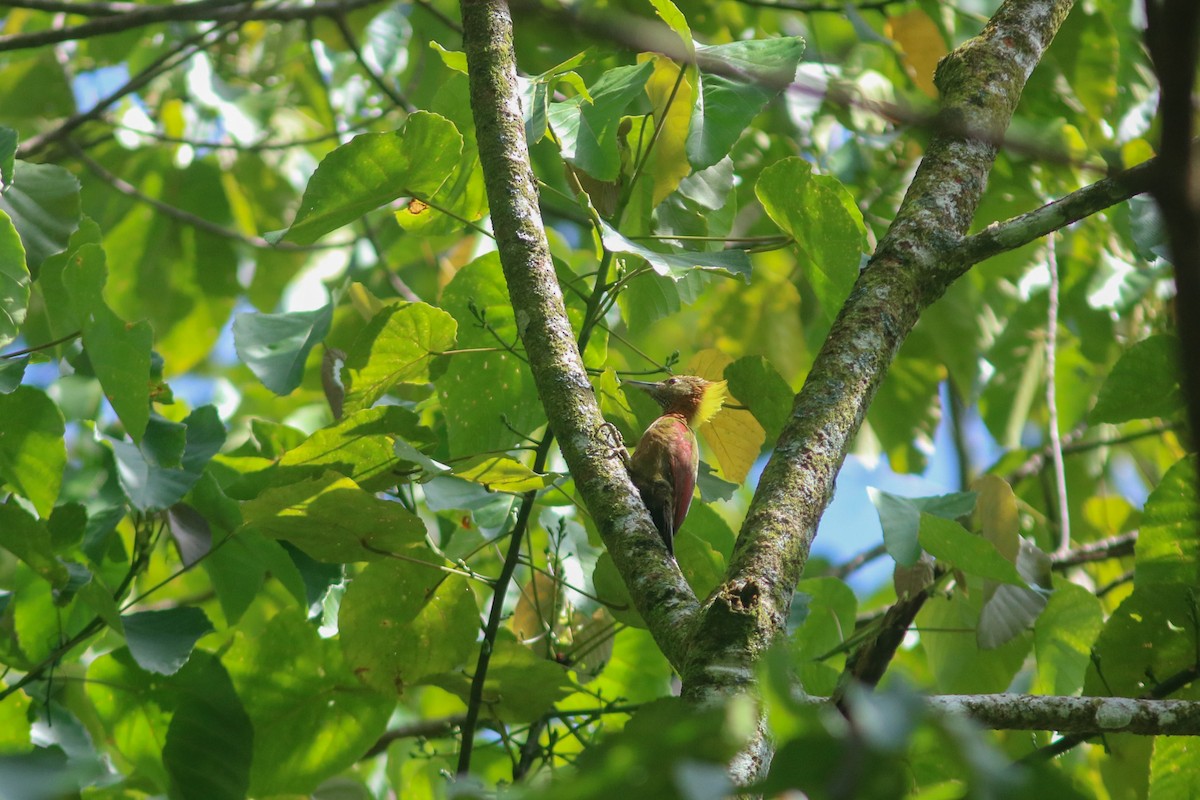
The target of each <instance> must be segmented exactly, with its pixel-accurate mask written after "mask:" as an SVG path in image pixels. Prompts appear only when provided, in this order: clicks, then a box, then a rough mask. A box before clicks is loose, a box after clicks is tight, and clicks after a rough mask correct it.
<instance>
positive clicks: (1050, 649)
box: [1032, 579, 1104, 696]
mask: <svg viewBox="0 0 1200 800" xmlns="http://www.w3.org/2000/svg"><path fill="white" fill-rule="evenodd" d="M1103 625H1104V609H1103V607H1102V606H1101V603H1100V600H1099V598H1097V597H1096V596H1095V595H1094V594H1092V593H1091V592H1090V591H1088V590H1087V589H1085V588H1083V587H1082V586H1079V585H1077V584H1074V583H1072V582H1071V581H1069V580H1061V579H1060V580H1059V581H1057V582H1056V583H1055V586H1054V592H1053V593H1052V594H1051V595H1050V600H1049V602H1048V603H1047V604H1046V608H1045V610H1043V611H1042V613H1041V614H1040V615H1039V616H1038V618H1037V622H1035V623H1034V626H1033V646H1034V651H1035V652H1036V653H1037V677H1036V679H1035V683H1034V687H1033V689H1032V691H1033V692H1034V693H1036V694H1056V695H1067V696H1070V695H1075V694H1078V693H1079V691H1080V690H1081V689H1082V688H1083V678H1084V674H1085V673H1086V672H1087V668H1088V665H1089V664H1091V652H1092V645H1093V644H1094V643H1095V641H1096V636H1097V635H1099V633H1100V629H1101V628H1102V627H1103Z"/></svg>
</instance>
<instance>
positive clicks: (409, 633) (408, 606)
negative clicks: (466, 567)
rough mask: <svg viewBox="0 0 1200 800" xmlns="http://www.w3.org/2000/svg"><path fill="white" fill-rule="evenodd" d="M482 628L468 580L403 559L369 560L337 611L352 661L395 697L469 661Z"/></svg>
mask: <svg viewBox="0 0 1200 800" xmlns="http://www.w3.org/2000/svg"><path fill="white" fill-rule="evenodd" d="M429 556H430V557H433V554H432V553H430V554H429ZM478 628H479V608H478V607H477V606H476V604H475V595H474V594H472V592H471V587H470V586H469V585H468V584H467V579H466V578H463V577H461V576H458V575H450V576H447V575H446V574H445V573H444V572H442V571H440V570H438V569H436V568H435V567H434V566H433V565H428V566H425V565H421V564H413V563H410V562H406V561H380V562H378V563H375V564H371V565H369V566H368V567H367V568H366V569H365V570H363V571H362V573H360V574H359V575H358V577H356V578H355V579H354V580H353V581H352V582H351V584H350V587H349V588H348V589H347V590H346V594H345V596H344V597H343V598H342V605H341V611H340V613H339V615H338V629H339V631H340V637H341V641H342V652H343V653H344V654H345V657H346V663H347V666H348V667H349V668H350V669H351V670H352V671H353V672H354V674H355V675H357V676H359V678H360V679H361V680H363V681H364V682H366V684H367V685H368V686H371V687H373V688H375V689H377V690H379V691H381V692H385V693H387V694H389V695H392V696H395V695H399V694H403V693H404V692H405V690H407V689H408V688H410V687H411V686H412V685H413V684H414V683H416V682H418V681H420V680H421V679H422V678H425V677H426V676H429V675H433V674H436V673H439V672H448V671H450V670H453V669H457V668H458V667H460V666H462V665H463V664H465V663H466V660H467V657H468V656H469V655H470V654H471V653H472V652H473V651H474V650H475V633H476V631H477V630H478Z"/></svg>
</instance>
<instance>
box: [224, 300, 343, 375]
mask: <svg viewBox="0 0 1200 800" xmlns="http://www.w3.org/2000/svg"><path fill="white" fill-rule="evenodd" d="M332 322H333V304H327V305H324V306H322V307H321V308H318V309H316V310H313V311H291V312H287V313H284V314H258V313H246V314H238V315H237V316H236V317H235V318H234V320H233V343H234V347H236V348H237V354H238V358H240V359H241V360H242V363H244V364H245V365H246V366H247V367H249V368H250V371H251V372H253V373H254V374H255V375H257V376H258V379H259V380H260V381H262V382H263V385H264V386H266V387H267V388H268V389H270V390H271V391H272V392H274V393H275V394H278V395H285V394H291V392H292V391H293V390H294V389H295V388H296V387H297V386H299V385H300V381H301V380H303V378H304V362H305V361H306V360H307V359H308V354H309V352H310V351H311V350H312V349H313V347H315V346H316V345H317V343H319V342H321V341H324V339H325V336H326V334H328V333H329V326H330V324H332Z"/></svg>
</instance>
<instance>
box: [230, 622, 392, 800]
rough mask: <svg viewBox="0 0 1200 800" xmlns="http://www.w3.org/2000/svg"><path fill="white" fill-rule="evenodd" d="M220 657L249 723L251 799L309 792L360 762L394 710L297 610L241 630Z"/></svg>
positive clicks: (334, 645) (333, 642) (337, 646)
mask: <svg viewBox="0 0 1200 800" xmlns="http://www.w3.org/2000/svg"><path fill="white" fill-rule="evenodd" d="M222 660H223V661H224V663H225V665H226V668H227V669H228V670H229V674H230V677H231V678H232V679H233V683H234V686H235V687H237V692H238V694H239V695H240V696H241V697H242V698H243V700H242V702H243V703H244V704H245V706H246V712H247V713H248V714H249V715H250V719H251V721H252V722H253V723H254V732H255V737H254V763H253V765H252V766H251V771H250V792H249V794H250V795H251V796H253V797H267V796H273V795H284V794H293V795H308V794H310V793H311V792H313V790H314V789H315V788H316V787H317V786H318V785H319V784H320V783H321V782H322V781H324V780H326V779H328V778H330V777H332V776H333V775H336V774H337V773H339V772H341V771H342V770H344V769H348V768H349V767H351V766H352V765H353V764H354V763H355V762H356V761H358V759H359V758H360V757H361V756H362V754H363V753H365V752H366V751H367V750H368V749H369V748H370V747H371V745H372V744H374V743H375V742H376V741H377V740H378V739H379V737H380V735H382V734H383V731H384V728H385V726H386V725H387V720H388V717H389V716H390V715H391V712H392V706H391V704H389V703H386V702H381V701H380V697H379V695H378V694H377V693H376V692H374V691H372V690H370V689H368V688H366V687H364V686H363V685H362V684H361V683H360V682H359V681H358V680H357V679H356V678H355V677H354V675H353V673H351V672H350V670H348V669H347V668H346V666H345V663H344V661H343V658H342V652H341V647H340V644H339V642H338V641H336V640H333V639H322V638H321V637H320V636H319V635H318V634H317V629H316V627H315V626H313V625H310V624H309V623H307V622H306V621H305V620H304V619H303V617H302V615H301V614H298V613H279V614H276V615H275V616H273V617H272V618H271V620H270V622H268V623H267V624H266V627H265V629H263V630H262V631H260V632H256V633H254V634H253V635H252V634H249V633H247V632H245V631H238V632H237V633H236V634H235V636H234V638H233V643H232V646H231V647H230V648H229V650H228V651H227V652H226V653H225V655H224V656H223V658H222ZM279 664H287V665H288V668H287V670H286V672H283V673H281V671H280V670H279V669H278V665H279ZM334 732H336V735H331V734H333V733H334Z"/></svg>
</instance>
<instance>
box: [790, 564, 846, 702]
mask: <svg viewBox="0 0 1200 800" xmlns="http://www.w3.org/2000/svg"><path fill="white" fill-rule="evenodd" d="M796 592H797V595H796V598H795V600H793V603H803V604H804V611H805V615H804V621H803V622H802V623H801V624H800V625H799V626H798V627H797V628H796V629H795V631H794V632H793V633H792V635H791V642H790V644H791V648H790V649H791V652H792V654H793V658H794V659H795V663H796V664H797V666H798V667H799V669H800V672H801V678H802V680H803V682H804V690H805V691H806V692H809V693H812V694H831V693H832V692H833V691H834V689H835V688H836V686H837V678H838V671H840V669H841V668H842V666H843V665H844V664H845V661H846V654H845V653H844V652H841V653H838V654H836V655H835V656H832V657H830V658H828V659H825V660H823V661H821V662H819V663H817V662H816V659H819V658H821V657H822V656H824V655H825V654H827V653H829V652H830V651H832V650H834V649H835V648H838V647H841V646H842V645H843V644H844V643H845V642H846V639H847V638H848V637H849V636H850V635H851V634H853V633H854V615H855V614H856V613H857V611H858V600H857V598H855V596H854V590H853V589H851V588H850V587H849V586H847V585H846V583H845V582H844V581H840V580H838V579H837V578H806V579H805V580H802V581H800V583H799V584H798V585H797V586H796ZM795 611H796V609H793V613H795Z"/></svg>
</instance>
